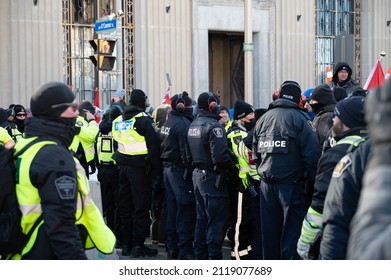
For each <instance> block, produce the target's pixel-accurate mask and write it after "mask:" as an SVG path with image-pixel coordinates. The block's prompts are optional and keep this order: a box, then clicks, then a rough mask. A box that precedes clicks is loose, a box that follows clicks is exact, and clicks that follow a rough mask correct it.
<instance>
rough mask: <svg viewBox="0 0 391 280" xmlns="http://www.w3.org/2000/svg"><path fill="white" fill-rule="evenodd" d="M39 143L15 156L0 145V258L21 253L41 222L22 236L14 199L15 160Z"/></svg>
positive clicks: (15, 198) (17, 207) (24, 148)
mask: <svg viewBox="0 0 391 280" xmlns="http://www.w3.org/2000/svg"><path fill="white" fill-rule="evenodd" d="M39 141H41V139H39V138H37V139H35V140H33V141H32V142H30V143H29V144H27V145H26V146H25V147H23V149H22V150H21V151H19V152H18V153H17V154H15V156H14V154H13V150H8V149H7V148H5V147H4V145H0V178H1V179H0V256H2V257H3V258H4V257H5V256H6V255H9V254H17V253H21V252H22V250H23V248H24V246H25V245H26V243H27V241H28V240H29V238H30V235H31V234H32V233H33V232H34V229H35V228H36V226H37V225H38V224H39V222H40V221H41V220H42V218H41V217H40V218H39V219H38V220H37V222H36V223H35V224H34V226H33V227H32V228H31V230H30V231H29V234H27V235H26V234H24V233H23V232H22V227H21V217H22V213H21V212H20V209H19V203H18V200H17V197H16V168H15V160H16V158H17V157H18V156H20V155H21V154H22V153H24V152H25V151H26V150H27V149H28V148H29V147H31V146H32V145H34V144H35V143H37V142H39Z"/></svg>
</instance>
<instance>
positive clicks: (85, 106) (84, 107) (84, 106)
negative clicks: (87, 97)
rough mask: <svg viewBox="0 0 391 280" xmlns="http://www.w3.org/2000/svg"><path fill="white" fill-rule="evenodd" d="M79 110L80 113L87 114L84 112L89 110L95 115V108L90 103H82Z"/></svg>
mask: <svg viewBox="0 0 391 280" xmlns="http://www.w3.org/2000/svg"><path fill="white" fill-rule="evenodd" d="M78 110H79V112H80V113H82V112H85V111H84V110H87V111H89V112H90V113H91V114H93V115H95V107H94V105H92V103H91V102H90V101H83V102H82V103H80V104H79V107H78Z"/></svg>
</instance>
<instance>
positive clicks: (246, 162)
mask: <svg viewBox="0 0 391 280" xmlns="http://www.w3.org/2000/svg"><path fill="white" fill-rule="evenodd" d="M235 154H237V157H238V162H239V177H240V179H241V180H242V183H243V186H244V187H245V188H247V187H248V186H249V184H250V182H248V178H247V174H248V175H249V176H251V177H252V178H253V179H254V180H256V181H259V180H260V178H261V177H260V176H259V174H258V171H257V166H256V164H255V162H254V160H253V157H252V154H253V153H252V151H251V150H250V149H249V148H247V147H246V145H245V144H244V142H243V140H242V141H240V142H239V144H238V147H237V151H236V152H235Z"/></svg>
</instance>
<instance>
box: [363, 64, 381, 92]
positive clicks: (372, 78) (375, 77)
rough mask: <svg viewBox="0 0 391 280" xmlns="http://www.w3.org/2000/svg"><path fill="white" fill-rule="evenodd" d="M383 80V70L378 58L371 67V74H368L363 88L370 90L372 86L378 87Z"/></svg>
mask: <svg viewBox="0 0 391 280" xmlns="http://www.w3.org/2000/svg"><path fill="white" fill-rule="evenodd" d="M383 82H384V72H383V68H382V67H381V64H380V60H379V59H378V60H377V63H376V64H375V66H374V67H373V69H372V71H371V74H369V77H368V80H367V82H366V83H365V86H364V89H366V90H371V89H373V88H377V87H380V86H381V85H382V84H383Z"/></svg>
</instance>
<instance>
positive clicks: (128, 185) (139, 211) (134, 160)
mask: <svg viewBox="0 0 391 280" xmlns="http://www.w3.org/2000/svg"><path fill="white" fill-rule="evenodd" d="M129 103H130V104H129V105H128V106H126V107H125V109H124V112H123V113H122V115H121V116H119V117H118V118H116V119H115V120H114V121H113V127H112V134H113V138H114V140H116V141H117V143H118V150H117V151H116V152H115V153H114V155H113V159H114V160H115V161H116V162H117V164H118V165H119V167H120V172H119V176H120V178H119V184H120V189H119V197H120V199H119V209H120V215H121V232H122V238H123V247H122V255H123V256H129V255H131V256H132V257H134V258H138V257H141V256H155V255H157V253H158V252H157V250H156V249H151V248H148V247H147V246H145V245H144V242H145V238H146V233H147V232H149V230H148V228H149V225H150V217H149V211H150V210H151V196H152V184H158V183H159V181H160V174H161V162H160V140H159V138H158V135H157V133H156V131H155V128H154V123H153V120H152V119H151V118H150V117H149V116H148V115H147V114H146V113H145V109H146V108H147V107H148V106H149V102H148V97H147V96H146V95H145V93H144V92H143V91H142V90H140V89H134V90H133V91H132V93H131V95H130V102H129ZM130 249H131V251H130Z"/></svg>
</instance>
